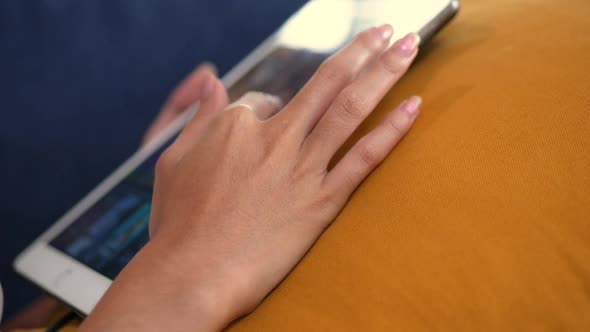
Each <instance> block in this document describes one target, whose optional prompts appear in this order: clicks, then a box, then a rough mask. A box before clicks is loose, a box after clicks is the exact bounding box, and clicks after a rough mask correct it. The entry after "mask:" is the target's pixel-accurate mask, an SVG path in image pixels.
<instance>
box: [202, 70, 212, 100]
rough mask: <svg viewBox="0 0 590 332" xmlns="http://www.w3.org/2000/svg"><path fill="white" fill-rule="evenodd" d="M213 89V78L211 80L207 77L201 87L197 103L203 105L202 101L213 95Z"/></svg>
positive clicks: (209, 76)
mask: <svg viewBox="0 0 590 332" xmlns="http://www.w3.org/2000/svg"><path fill="white" fill-rule="evenodd" d="M214 89H215V78H213V76H212V75H207V76H206V77H205V79H204V81H203V83H202V85H201V96H200V98H199V101H200V102H201V103H203V102H204V101H206V100H207V99H209V97H210V96H211V94H212V93H213V90H214Z"/></svg>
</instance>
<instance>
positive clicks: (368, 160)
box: [359, 143, 383, 168]
mask: <svg viewBox="0 0 590 332" xmlns="http://www.w3.org/2000/svg"><path fill="white" fill-rule="evenodd" d="M382 158H383V155H382V153H380V151H379V150H378V149H376V148H375V147H374V146H373V145H371V144H369V143H365V144H363V145H361V146H360V150H359V159H360V161H361V163H362V164H363V166H365V167H368V168H373V167H375V166H377V164H379V162H380V161H381V159H382Z"/></svg>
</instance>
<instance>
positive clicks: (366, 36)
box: [353, 30, 382, 53]
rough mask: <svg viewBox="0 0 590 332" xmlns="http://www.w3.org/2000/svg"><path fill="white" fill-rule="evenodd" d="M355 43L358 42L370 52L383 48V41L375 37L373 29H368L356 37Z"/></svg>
mask: <svg viewBox="0 0 590 332" xmlns="http://www.w3.org/2000/svg"><path fill="white" fill-rule="evenodd" d="M353 43H356V44H357V45H358V46H359V47H361V48H362V49H365V50H366V51H369V52H370V53H374V52H377V51H379V50H380V49H381V46H382V42H381V41H380V40H379V39H377V38H375V35H374V34H373V32H372V31H370V30H367V31H365V32H363V33H361V34H360V35H358V36H357V37H356V39H355V40H354V42H353Z"/></svg>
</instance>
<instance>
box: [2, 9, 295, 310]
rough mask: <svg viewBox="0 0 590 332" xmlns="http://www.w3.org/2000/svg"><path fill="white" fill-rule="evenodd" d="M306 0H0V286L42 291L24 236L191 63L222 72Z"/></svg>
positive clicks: (101, 170)
mask: <svg viewBox="0 0 590 332" xmlns="http://www.w3.org/2000/svg"><path fill="white" fill-rule="evenodd" d="M304 2H305V1H304V0H295V1H276V0H259V1H256V2H251V1H243V0H242V1H238V0H217V1H210V0H209V1H195V0H160V1H157V0H125V1H123V0H121V1H110V0H84V1H79V0H60V1H51V0H45V1H40V0H38V1H23V0H0V110H1V112H2V113H1V114H2V117H1V118H0V185H1V190H0V225H1V226H0V264H1V265H0V281H1V282H2V284H3V286H4V290H5V303H6V311H5V315H10V314H12V313H14V312H15V310H16V309H18V308H19V307H21V306H22V305H24V304H25V303H26V302H28V301H30V300H31V299H32V298H34V297H35V296H37V295H38V294H39V291H38V290H37V289H36V288H35V287H34V286H32V285H31V284H29V283H28V282H26V281H24V280H21V279H19V278H18V277H17V276H16V274H15V273H14V272H13V271H12V267H11V264H12V260H13V259H14V257H15V256H16V255H17V254H18V252H20V251H21V250H22V249H23V248H24V247H25V246H26V245H27V244H28V243H30V242H31V241H32V240H33V239H34V238H35V237H36V236H38V235H39V234H40V233H41V232H42V231H43V230H45V229H46V228H47V227H48V226H50V225H51V224H52V223H53V222H54V221H55V220H56V219H57V218H58V217H60V216H61V215H62V214H63V213H64V212H65V211H66V210H67V209H68V208H70V207H71V206H72V205H73V204H74V203H76V202H77V201H78V200H79V199H80V198H81V197H82V196H83V195H84V194H86V193H87V192H88V191H89V190H90V189H92V188H93V187H94V186H95V185H96V184H97V183H98V182H99V181H101V180H102V179H103V178H104V177H105V176H106V175H108V174H109V173H110V172H111V171H112V170H113V169H114V168H115V167H116V166H118V165H119V164H120V163H121V162H122V161H124V160H125V158H126V157H128V156H129V155H130V154H131V153H132V152H133V151H134V150H135V149H136V148H137V146H138V144H139V142H140V139H141V136H142V134H143V132H144V130H145V129H146V127H147V126H148V125H149V123H150V122H151V120H152V118H153V117H154V116H155V115H156V113H157V112H158V110H159V107H160V105H161V104H162V103H163V101H164V99H165V97H166V96H167V94H168V92H169V91H170V90H171V89H172V88H173V87H174V86H175V84H176V83H177V82H179V81H180V80H181V79H182V78H183V76H184V75H185V74H187V73H188V72H190V71H191V70H192V69H193V68H194V67H195V66H196V65H197V64H198V63H200V62H202V61H205V60H209V61H212V62H214V63H216V64H217V65H218V66H219V68H220V71H221V73H223V72H225V71H227V70H228V69H229V68H231V67H232V66H233V65H235V64H236V63H237V62H238V61H239V60H240V59H241V58H242V57H243V56H244V55H246V54H247V53H248V52H249V51H250V50H252V49H253V48H254V47H255V46H256V45H257V44H259V43H260V42H261V41H262V40H263V39H264V38H265V37H267V36H268V35H269V34H270V33H272V32H273V31H274V30H275V29H276V28H277V27H278V26H280V24H281V23H282V22H283V21H284V20H285V19H286V18H287V17H288V16H289V15H290V14H291V13H293V12H294V11H295V10H296V9H297V8H299V7H300V6H301V5H302V4H303V3H304Z"/></svg>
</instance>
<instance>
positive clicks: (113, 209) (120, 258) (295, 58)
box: [50, 47, 328, 279]
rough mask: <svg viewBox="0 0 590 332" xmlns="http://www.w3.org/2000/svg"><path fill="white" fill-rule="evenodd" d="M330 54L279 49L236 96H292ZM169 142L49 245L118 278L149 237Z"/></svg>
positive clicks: (249, 75) (247, 77)
mask: <svg viewBox="0 0 590 332" xmlns="http://www.w3.org/2000/svg"><path fill="white" fill-rule="evenodd" d="M327 56H328V54H327V53H317V52H313V51H308V50H296V49H291V48H287V47H278V48H275V49H274V50H273V51H271V52H270V53H269V54H268V55H267V56H266V57H265V58H264V59H263V60H262V61H261V62H259V63H258V64H257V65H255V66H254V67H253V68H252V69H251V70H250V71H248V72H247V73H246V74H245V75H244V76H243V77H242V78H241V79H239V80H238V81H237V82H236V83H235V84H234V85H233V86H232V88H230V89H229V91H228V92H229V95H230V98H231V99H232V100H235V99H236V98H238V97H239V96H241V95H242V94H244V93H245V92H247V91H252V90H255V91H262V92H266V93H272V94H275V95H278V96H280V97H281V98H282V99H283V101H285V102H287V101H288V100H290V99H291V98H292V97H293V96H294V95H295V93H297V91H299V89H300V88H301V87H302V86H303V84H305V82H306V81H307V80H308V79H309V77H311V75H312V74H313V72H315V70H316V68H317V67H318V66H319V65H320V63H321V62H322V61H323V60H324V59H325V58H326V57H327ZM172 141H173V139H171V140H170V141H169V142H167V143H165V144H164V145H163V146H162V147H161V148H160V149H158V150H157V151H156V152H155V153H154V154H152V155H151V156H150V157H149V158H147V159H146V160H145V161H144V162H143V163H142V164H141V165H140V166H139V167H138V168H136V169H135V170H134V171H132V172H131V173H130V174H129V175H127V177H125V178H124V179H123V180H122V181H121V182H120V183H119V184H117V185H116V186H115V187H114V188H113V189H112V190H111V191H109V192H108V193H107V194H106V195H105V196H103V197H102V198H101V199H99V200H98V201H97V202H96V203H95V204H94V205H93V206H92V207H90V208H89V209H88V210H86V211H85V212H84V213H83V214H82V215H80V216H79V217H78V218H77V219H76V220H75V221H74V222H73V223H72V224H70V225H69V226H68V227H67V228H66V229H65V230H64V231H62V232H61V233H60V234H59V235H58V236H57V237H55V238H54V239H53V240H52V241H51V242H50V244H51V245H52V246H53V247H55V248H57V249H59V250H61V251H63V252H65V253H66V254H68V255H69V256H71V257H73V258H75V259H76V260H77V261H79V262H81V263H83V264H85V265H87V266H88V267H90V268H91V269H93V270H95V271H97V272H99V273H100V274H102V275H104V276H106V277H108V278H110V279H114V278H115V277H116V276H117V274H118V273H119V272H120V271H121V270H122V269H123V267H124V266H125V265H126V264H127V263H128V262H129V260H131V258H132V257H133V256H134V255H135V254H136V253H137V252H138V251H139V249H141V248H142V247H143V246H144V245H145V244H146V242H147V241H148V239H149V235H148V224H149V218H150V210H151V199H152V190H153V182H154V169H155V165H156V161H157V159H158V157H159V156H160V154H161V153H162V152H163V151H164V150H165V148H166V147H168V146H169V145H170V144H171V142H172Z"/></svg>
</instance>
